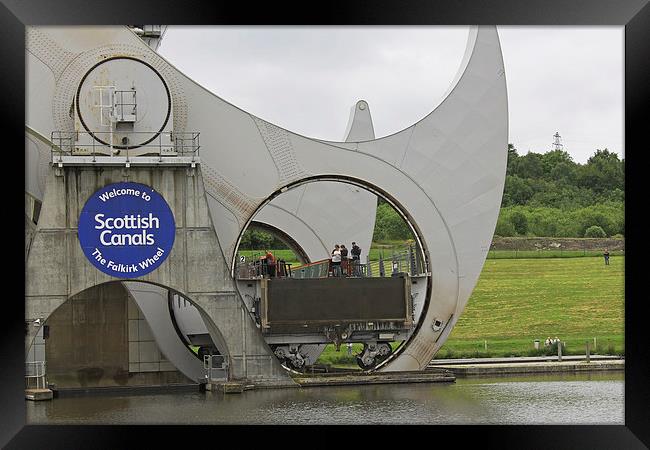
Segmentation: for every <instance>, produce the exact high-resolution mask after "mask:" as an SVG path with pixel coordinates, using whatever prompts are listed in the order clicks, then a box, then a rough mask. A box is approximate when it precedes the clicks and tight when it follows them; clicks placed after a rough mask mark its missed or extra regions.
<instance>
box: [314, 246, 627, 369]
mask: <svg viewBox="0 0 650 450" xmlns="http://www.w3.org/2000/svg"><path fill="white" fill-rule="evenodd" d="M624 261H625V259H624V257H621V256H612V257H611V258H610V265H609V266H605V264H604V262H603V259H602V258H589V257H586V258H549V259H539V258H535V259H493V260H487V261H486V262H485V265H484V266H483V271H482V272H481V276H480V278H479V281H478V283H477V285H476V287H475V289H474V291H473V293H472V296H471V297H470V300H469V302H468V304H467V306H466V307H465V311H464V312H463V314H462V315H461V316H460V319H459V320H458V322H457V323H456V325H455V327H454V329H453V330H452V333H451V335H450V336H449V339H448V340H447V342H446V343H445V345H444V346H443V347H442V349H441V350H440V352H439V353H438V354H437V355H436V358H460V357H497V356H533V355H535V354H543V353H544V350H543V343H544V340H545V339H546V338H547V337H549V336H550V337H551V338H554V337H556V336H557V337H559V338H560V339H561V340H562V341H564V342H565V347H564V349H563V354H584V352H585V345H586V341H587V340H589V341H590V343H591V351H592V353H600V354H624V352H625V343H624V284H623V282H624ZM594 338H596V345H595V348H594ZM535 339H539V340H540V346H541V347H542V350H541V351H539V352H536V351H535V350H534V346H533V341H534V340H535ZM486 344H487V350H486V349H485V347H486ZM360 350H361V347H360V346H356V347H354V352H359V351H360ZM319 363H323V364H327V363H329V364H335V365H348V364H354V359H353V358H350V357H348V356H347V348H346V347H345V346H342V347H341V351H340V352H336V350H335V349H334V346H328V347H327V348H326V350H325V352H323V354H322V356H321V358H320V359H319Z"/></svg>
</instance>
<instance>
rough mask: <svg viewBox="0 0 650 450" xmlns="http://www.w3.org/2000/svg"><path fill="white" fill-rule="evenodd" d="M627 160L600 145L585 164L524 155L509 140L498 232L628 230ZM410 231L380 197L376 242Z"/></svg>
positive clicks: (556, 155)
mask: <svg viewBox="0 0 650 450" xmlns="http://www.w3.org/2000/svg"><path fill="white" fill-rule="evenodd" d="M624 173H625V159H622V160H621V159H619V157H618V155H617V154H616V153H614V152H610V151H609V150H608V149H606V148H605V149H603V150H600V149H597V150H596V152H595V153H594V154H593V156H591V157H590V158H589V160H588V161H587V162H586V163H585V164H580V163H576V162H574V161H573V158H571V155H569V154H568V153H567V152H565V151H563V150H552V151H549V152H546V153H534V152H529V153H527V154H525V155H519V154H518V152H517V149H516V148H515V146H514V145H512V144H508V165H507V169H506V179H505V185H504V192H503V200H502V202H501V211H500V214H499V219H498V221H497V225H496V230H495V233H494V234H495V235H498V236H508V237H510V236H538V237H611V236H618V235H620V236H623V235H624V234H625V217H624V202H625V177H624ZM409 238H411V233H410V230H409V228H408V226H407V225H406V223H405V222H404V221H403V220H402V218H401V217H400V215H399V214H398V213H397V212H396V211H395V210H393V208H392V207H390V205H388V204H387V203H386V202H384V201H383V200H381V199H379V201H378V207H377V219H376V222H375V234H374V240H376V241H381V240H402V239H409Z"/></svg>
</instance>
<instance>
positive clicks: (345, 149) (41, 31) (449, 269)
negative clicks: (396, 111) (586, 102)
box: [26, 26, 508, 370]
mask: <svg viewBox="0 0 650 450" xmlns="http://www.w3.org/2000/svg"><path fill="white" fill-rule="evenodd" d="M27 50H28V54H27V74H28V90H27V111H28V117H27V124H28V125H29V127H30V128H32V129H33V130H36V131H37V132H39V133H40V134H42V135H45V136H47V135H48V134H49V132H50V131H54V130H61V131H70V132H73V131H74V130H75V124H74V119H73V118H72V117H71V114H70V112H71V105H72V104H73V101H74V98H75V93H76V92H77V89H78V87H79V84H80V83H81V81H82V80H83V79H84V77H85V75H86V74H87V73H88V72H89V71H91V70H92V68H93V67H95V66H96V65H97V64H98V62H100V61H102V60H103V59H105V58H110V57H112V56H118V55H119V56H121V57H129V58H134V59H137V60H139V61H142V62H144V63H145V64H146V65H148V66H149V67H151V68H152V69H154V70H155V71H156V72H157V73H158V74H160V76H161V77H162V78H163V79H164V80H165V82H166V85H167V86H168V88H169V92H170V96H171V104H172V108H173V119H171V120H170V122H171V123H170V126H171V127H172V129H173V132H174V133H175V134H177V133H184V132H188V131H193V130H199V131H200V132H201V165H200V167H201V173H202V177H203V180H204V184H205V191H206V194H207V200H208V206H209V212H210V216H211V218H212V223H213V224H214V227H215V230H216V234H217V236H218V239H219V243H220V244H221V248H222V249H223V264H224V265H225V266H227V267H228V269H229V270H230V271H231V273H232V270H233V267H232V266H233V261H234V259H235V256H236V255H235V253H236V249H237V245H238V242H239V240H240V238H241V235H242V233H243V231H244V230H245V229H246V227H247V226H248V224H249V223H250V222H251V221H252V220H254V216H255V215H256V214H257V213H258V212H259V211H261V210H262V208H263V207H265V206H266V205H268V204H271V203H272V202H273V200H274V199H278V200H277V201H280V200H279V199H280V198H281V197H280V194H282V193H284V192H287V191H290V190H293V189H296V190H297V191H298V192H299V189H301V188H302V187H304V186H307V183H312V182H315V181H322V180H333V181H343V182H346V183H349V184H351V185H354V186H358V187H364V188H368V189H370V190H372V191H374V192H378V193H381V194H382V195H384V196H385V197H386V198H387V199H388V200H389V201H390V202H391V203H393V204H394V205H395V206H396V207H397V208H398V209H399V210H400V211H401V213H402V214H403V215H404V217H405V218H406V219H407V220H408V222H409V224H410V225H411V227H412V228H413V230H414V231H415V233H416V236H417V237H418V240H419V241H420V242H419V243H420V247H421V248H422V251H423V258H424V260H425V262H426V268H427V280H426V281H427V283H426V294H425V299H424V301H423V303H422V310H421V314H420V316H419V320H418V324H417V326H416V328H415V330H414V332H413V333H412V334H411V336H410V338H409V339H408V340H407V341H406V342H405V343H404V345H402V346H401V347H400V348H399V349H398V351H396V352H395V353H394V354H393V355H392V356H391V357H390V358H388V359H387V360H385V361H384V363H382V365H381V366H380V369H381V370H421V369H424V368H425V367H426V365H427V364H428V363H429V361H430V360H431V358H432V357H433V356H434V355H435V353H436V352H437V350H438V349H439V348H440V346H441V345H442V344H443V343H444V341H445V339H446V338H447V336H448V335H449V333H450V331H451V329H452V328H453V325H454V324H455V322H456V321H457V320H458V317H459V315H460V313H461V312H462V310H463V308H464V307H465V304H466V303H467V300H468V298H469V296H470V293H471V291H472V289H473V287H474V285H475V284H476V281H477V279H478V276H479V274H480V272H481V268H482V266H483V263H484V261H485V257H486V255H487V252H488V249H489V245H490V241H491V238H492V234H493V232H494V228H495V225H496V220H497V216H498V212H499V205H500V203H501V197H502V192H503V184H504V180H505V168H506V157H507V136H508V126H507V94H506V83H505V76H504V68H503V59H502V55H501V49H500V44H499V39H498V35H497V31H496V27H493V26H479V27H472V28H471V29H470V34H469V39H468V44H467V49H466V53H465V56H464V58H463V62H462V65H461V68H460V70H459V72H458V75H457V76H456V78H455V80H454V83H453V84H452V86H451V88H450V90H449V92H448V94H447V95H446V96H445V98H444V99H443V100H442V102H441V103H440V104H439V105H438V106H437V107H436V108H435V109H434V110H433V111H432V112H431V113H429V114H428V115H427V116H425V117H424V118H423V119H421V120H420V121H418V122H417V123H415V124H413V125H412V126H410V127H408V128H406V129H404V130H402V131H400V132H397V133H394V134H392V135H389V136H386V137H382V138H379V139H364V138H357V140H354V141H350V142H330V141H322V140H316V139H311V138H308V137H305V136H301V135H299V134H296V133H292V132H290V131H288V130H285V129H283V128H281V127H278V126H276V125H273V124H271V123H269V122H267V121H265V120H263V119H261V118H258V117H255V116H253V115H252V114H250V113H247V112H245V111H243V110H241V109H239V108H237V107H235V106H234V105H231V104H230V103H228V102H226V101H224V100H223V99H221V98H219V97H217V96H215V95H214V94H212V93H210V92H209V91H207V90H205V89H204V88H202V87H201V86H199V85H198V84H196V83H195V82H194V81H193V80H191V79H190V78H188V77H187V76H185V75H184V74H182V73H181V72H179V71H178V70H177V69H175V68H174V67H173V66H172V65H171V64H169V63H168V62H167V61H165V60H164V59H163V58H161V57H160V55H158V54H157V53H156V52H155V51H153V50H152V49H151V48H149V47H148V46H147V45H146V44H145V43H144V42H143V41H142V40H141V39H140V38H139V37H138V36H137V35H135V34H134V33H133V32H132V31H130V30H129V29H127V28H104V27H102V28H101V31H99V32H98V29H96V28H80V27H79V28H77V27H67V28H58V27H51V28H47V27H43V28H28V30H27ZM44 104H48V105H51V109H47V108H43V105H44ZM352 131H354V128H352V130H351V131H350V136H352ZM27 151H28V160H27V161H28V163H29V164H30V165H29V166H28V167H27V171H28V173H27V179H28V180H29V178H30V177H34V176H36V177H38V165H37V164H33V165H32V161H34V160H35V159H36V160H38V158H33V157H31V156H30V155H34V154H36V153H35V151H36V150H34V149H33V148H32V147H31V146H28V150H27ZM251 180H255V182H254V183H252V182H251ZM32 184H33V183H32ZM27 189H30V190H32V189H35V187H34V186H32V185H29V186H26V190H27ZM30 193H31V194H33V195H35V196H37V195H38V193H37V192H30ZM294 195H297V194H294ZM338 240H340V238H338V237H337V238H336V240H335V241H334V242H333V243H335V242H338ZM331 244H332V243H327V244H326V245H327V246H328V247H329V245H331Z"/></svg>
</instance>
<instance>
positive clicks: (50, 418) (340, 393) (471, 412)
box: [27, 372, 624, 424]
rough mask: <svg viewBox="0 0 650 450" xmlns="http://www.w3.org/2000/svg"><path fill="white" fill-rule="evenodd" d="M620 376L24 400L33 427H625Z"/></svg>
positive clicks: (564, 376) (621, 377)
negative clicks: (352, 425) (611, 425)
mask: <svg viewBox="0 0 650 450" xmlns="http://www.w3.org/2000/svg"><path fill="white" fill-rule="evenodd" d="M623 387H624V383H623V373H621V372H618V373H610V374H589V375H554V376H525V377H499V378H490V379H486V378H475V379H458V380H457V382H456V383H453V384H387V385H372V386H338V387H310V388H301V389H281V390H280V389H260V390H254V391H246V392H244V393H243V394H229V395H224V394H221V393H217V392H205V393H200V392H182V393H179V392H175V393H169V394H153V395H133V396H101V397H100V396H90V397H68V398H66V397H64V398H58V399H55V400H53V401H51V402H27V418H28V423H30V424H73V423H75V424H78V423H83V424H122V423H138V424H542V423H544V424H552V423H553V424H555V423H563V424H603V423H608V424H624V399H623V392H624V391H623Z"/></svg>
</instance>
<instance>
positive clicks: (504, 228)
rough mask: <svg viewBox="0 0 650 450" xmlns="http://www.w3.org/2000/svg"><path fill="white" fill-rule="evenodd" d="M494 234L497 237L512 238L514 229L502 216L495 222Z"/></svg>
mask: <svg viewBox="0 0 650 450" xmlns="http://www.w3.org/2000/svg"><path fill="white" fill-rule="evenodd" d="M494 234H496V235H498V236H507V237H510V236H514V235H515V227H514V226H513V225H512V222H510V221H509V220H507V219H505V218H504V217H502V216H499V220H498V221H497V226H496V229H495V230H494Z"/></svg>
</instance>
